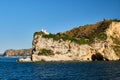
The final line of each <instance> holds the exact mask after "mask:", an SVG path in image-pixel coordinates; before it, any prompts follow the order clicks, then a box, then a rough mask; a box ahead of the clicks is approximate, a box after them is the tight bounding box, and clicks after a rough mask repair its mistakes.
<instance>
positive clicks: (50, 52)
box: [38, 49, 54, 56]
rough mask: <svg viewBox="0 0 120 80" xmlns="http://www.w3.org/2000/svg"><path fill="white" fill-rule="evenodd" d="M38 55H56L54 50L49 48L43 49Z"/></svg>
mask: <svg viewBox="0 0 120 80" xmlns="http://www.w3.org/2000/svg"><path fill="white" fill-rule="evenodd" d="M38 55H46V56H49V55H54V53H53V51H52V50H48V49H41V50H40V52H39V53H38Z"/></svg>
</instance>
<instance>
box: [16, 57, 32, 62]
mask: <svg viewBox="0 0 120 80" xmlns="http://www.w3.org/2000/svg"><path fill="white" fill-rule="evenodd" d="M17 62H31V58H30V57H26V58H20V59H18V60H17Z"/></svg>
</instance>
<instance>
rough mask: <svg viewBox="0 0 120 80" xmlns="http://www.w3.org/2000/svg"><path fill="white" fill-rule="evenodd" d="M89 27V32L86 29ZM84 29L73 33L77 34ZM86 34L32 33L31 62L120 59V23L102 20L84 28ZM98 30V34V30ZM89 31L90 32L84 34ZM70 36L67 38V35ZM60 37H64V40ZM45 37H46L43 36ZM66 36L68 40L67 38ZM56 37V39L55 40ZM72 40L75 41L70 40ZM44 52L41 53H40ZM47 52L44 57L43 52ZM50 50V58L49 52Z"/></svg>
mask: <svg viewBox="0 0 120 80" xmlns="http://www.w3.org/2000/svg"><path fill="white" fill-rule="evenodd" d="M90 27H92V30H89V29H90ZM81 29H83V27H81V28H79V29H77V30H76V31H74V30H71V31H72V32H74V33H80V32H79V30H80V31H81ZM83 30H86V33H85V32H84V31H82V32H83V34H82V33H80V34H76V35H75V34H73V33H72V34H71V32H70V31H67V32H65V33H59V34H56V35H57V36H58V37H55V35H54V36H53V35H52V37H51V36H50V34H44V33H42V34H41V33H40V34H38V33H37V34H34V39H33V55H32V61H73V60H77V61H92V60H93V61H95V60H119V59H120V22H119V21H117V22H116V21H103V22H100V23H99V24H98V23H97V24H95V25H89V26H88V28H87V27H85V29H83ZM99 30H100V31H99ZM87 31H89V32H87ZM68 33H69V34H71V35H72V36H71V35H70V36H69V35H68ZM63 35H65V36H66V35H67V39H66V37H64V36H63ZM46 36H47V37H46ZM68 37H69V38H68ZM56 38H57V39H56ZM73 38H75V39H73ZM43 49H44V52H42V50H43ZM45 50H46V52H47V53H48V54H47V55H46V52H45ZM48 51H49V52H50V51H52V55H51V54H50V55H49V52H48Z"/></svg>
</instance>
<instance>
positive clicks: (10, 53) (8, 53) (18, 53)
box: [3, 48, 32, 56]
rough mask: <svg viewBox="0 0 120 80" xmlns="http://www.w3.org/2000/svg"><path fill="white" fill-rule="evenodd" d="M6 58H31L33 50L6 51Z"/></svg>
mask: <svg viewBox="0 0 120 80" xmlns="http://www.w3.org/2000/svg"><path fill="white" fill-rule="evenodd" d="M3 55H4V56H31V55H32V49H31V48H30V49H20V50H13V49H9V50H6V51H5V52H4V54H3Z"/></svg>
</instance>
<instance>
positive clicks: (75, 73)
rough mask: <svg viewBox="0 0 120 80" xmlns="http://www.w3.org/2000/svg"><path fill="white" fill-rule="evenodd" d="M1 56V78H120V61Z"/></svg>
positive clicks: (22, 79)
mask: <svg viewBox="0 0 120 80" xmlns="http://www.w3.org/2000/svg"><path fill="white" fill-rule="evenodd" d="M17 59H18V58H15V57H14V58H13V57H12V58H9V57H0V80H120V61H95V62H23V63H20V62H16V60H17Z"/></svg>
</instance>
